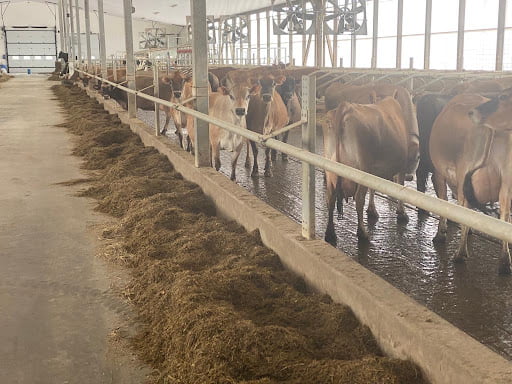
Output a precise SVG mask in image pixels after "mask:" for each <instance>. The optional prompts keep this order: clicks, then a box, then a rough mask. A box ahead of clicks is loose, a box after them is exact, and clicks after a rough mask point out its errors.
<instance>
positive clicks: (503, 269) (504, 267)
mask: <svg viewBox="0 0 512 384" xmlns="http://www.w3.org/2000/svg"><path fill="white" fill-rule="evenodd" d="M511 272H512V271H511V270H510V264H508V263H507V264H503V263H501V264H500V266H499V267H498V273H499V274H500V275H510V273H511Z"/></svg>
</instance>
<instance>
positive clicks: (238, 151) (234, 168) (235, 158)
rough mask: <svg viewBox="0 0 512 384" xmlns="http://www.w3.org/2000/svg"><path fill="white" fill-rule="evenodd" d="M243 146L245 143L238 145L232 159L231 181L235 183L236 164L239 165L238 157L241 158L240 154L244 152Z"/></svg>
mask: <svg viewBox="0 0 512 384" xmlns="http://www.w3.org/2000/svg"><path fill="white" fill-rule="evenodd" d="M243 145H244V142H243V141H242V142H241V143H240V144H238V145H237V147H236V148H235V151H234V152H233V155H232V157H231V180H233V181H235V177H236V176H235V172H236V164H237V163H238V156H240V152H242V147H243Z"/></svg>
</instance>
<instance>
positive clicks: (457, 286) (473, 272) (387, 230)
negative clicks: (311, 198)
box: [139, 111, 512, 360]
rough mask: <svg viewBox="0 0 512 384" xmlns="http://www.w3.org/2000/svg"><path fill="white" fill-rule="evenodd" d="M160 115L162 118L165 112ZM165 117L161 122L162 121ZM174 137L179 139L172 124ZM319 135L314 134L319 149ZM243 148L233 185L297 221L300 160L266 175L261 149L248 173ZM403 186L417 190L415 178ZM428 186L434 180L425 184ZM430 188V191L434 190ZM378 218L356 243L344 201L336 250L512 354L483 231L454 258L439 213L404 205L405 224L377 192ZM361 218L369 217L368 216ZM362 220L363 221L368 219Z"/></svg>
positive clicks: (510, 300)
mask: <svg viewBox="0 0 512 384" xmlns="http://www.w3.org/2000/svg"><path fill="white" fill-rule="evenodd" d="M139 117H140V118H141V119H143V120H144V121H146V122H148V123H150V124H152V119H153V114H152V112H143V111H139ZM162 119H163V117H162ZM162 121H163V120H162ZM170 131H171V132H172V133H169V138H170V139H171V140H176V139H175V136H174V133H173V132H174V129H170ZM289 143H290V144H293V145H297V146H300V130H299V131H297V130H294V131H293V132H292V133H291V134H290V139H289ZM321 147H322V137H321V135H319V136H318V137H317V149H318V150H317V153H321ZM245 154H246V152H245V148H244V150H243V152H242V155H241V156H240V158H239V161H238V168H237V183H238V184H239V185H241V186H243V187H244V188H246V189H247V190H249V191H251V192H252V193H254V194H255V195H256V196H258V197H259V198H260V199H262V200H263V201H265V202H266V203H268V204H269V205H271V206H273V207H274V208H276V209H278V210H279V211H281V212H283V213H284V214H286V215H288V216H289V217H291V218H292V219H294V220H295V221H297V222H300V219H301V177H302V171H301V163H300V162H299V161H296V160H294V159H289V160H288V161H287V162H284V161H282V160H281V157H280V156H279V155H278V159H277V161H276V162H275V163H274V169H273V171H274V177H273V178H266V177H264V176H263V167H264V157H265V156H264V153H263V151H260V152H259V159H258V162H259V166H260V172H261V174H260V177H258V178H252V177H251V175H250V169H246V168H245V167H244V162H245ZM230 157H231V153H230V152H226V151H221V161H222V167H221V170H220V171H221V172H222V173H223V174H225V175H226V176H227V177H229V175H230V171H231V169H230ZM316 175H317V177H316V192H317V194H316V226H317V234H318V237H319V238H323V235H324V232H325V228H326V225H327V210H326V207H325V196H324V192H325V187H324V179H323V172H321V171H320V170H317V172H316ZM408 186H410V187H412V188H414V187H415V184H414V183H409V184H408ZM430 187H431V186H430ZM429 193H431V194H433V192H432V189H430V190H429ZM376 206H377V210H378V212H379V215H380V218H379V220H378V221H377V222H375V223H371V225H370V226H369V227H368V229H369V231H368V232H369V235H370V239H371V241H370V244H368V245H358V241H357V237H356V223H357V215H356V212H355V206H354V202H353V201H352V200H351V201H349V202H348V203H346V204H345V205H344V207H345V209H344V214H343V215H342V216H340V217H338V218H337V219H335V227H336V233H337V236H338V248H339V249H340V250H342V251H343V252H345V253H346V254H348V255H350V256H351V257H352V258H354V259H355V260H357V261H358V262H359V263H361V264H362V265H363V266H365V267H366V268H368V269H369V270H371V271H372V272H374V273H375V274H377V275H379V276H381V277H382V278H384V279H385V280H387V281H388V282H389V283H391V284H393V285H394V286H395V287H397V288H398V289H400V290H401V291H403V292H404V293H406V294H408V295H409V296H411V297H412V298H414V299H415V300H417V301H418V302H420V303H422V304H424V305H425V306H427V307H428V308H429V309H431V310H433V311H434V312H436V313H438V314H439V315H440V316H442V317H443V318H444V319H446V320H447V321H449V322H451V323H452V324H454V325H456V326H457V327H459V328H460V329H462V330H463V331H465V332H466V333H468V334H470V335H471V336H473V337H474V338H475V339H477V340H479V341H480V342H481V343H483V344H485V345H487V346H488V347H490V348H491V349H493V350H495V351H497V352H498V353H500V354H502V355H503V356H505V357H506V358H508V359H510V360H512V278H511V277H510V276H499V275H498V273H497V266H498V258H499V254H500V245H499V243H498V242H496V241H493V240H491V239H488V238H486V237H484V236H481V235H478V234H473V235H471V236H470V252H471V255H470V258H469V259H468V260H467V262H466V263H463V264H455V263H453V261H452V259H451V257H452V255H453V254H454V253H455V251H456V249H457V245H458V240H459V235H460V231H459V229H458V227H457V226H456V225H454V224H450V225H449V228H448V240H447V242H446V244H443V245H438V246H434V244H433V243H432V238H433V237H434V236H435V234H436V230H437V223H438V221H437V219H436V218H434V217H432V216H430V215H421V216H418V213H417V211H416V210H415V209H413V208H411V207H409V208H408V209H407V213H408V215H409V222H408V223H407V224H405V225H401V224H398V223H397V220H396V213H395V210H396V204H395V203H394V202H392V201H391V200H390V199H388V198H385V197H383V196H379V195H378V196H376ZM365 220H366V219H365ZM365 223H366V224H367V222H366V221H365Z"/></svg>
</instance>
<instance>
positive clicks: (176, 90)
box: [160, 70, 192, 146]
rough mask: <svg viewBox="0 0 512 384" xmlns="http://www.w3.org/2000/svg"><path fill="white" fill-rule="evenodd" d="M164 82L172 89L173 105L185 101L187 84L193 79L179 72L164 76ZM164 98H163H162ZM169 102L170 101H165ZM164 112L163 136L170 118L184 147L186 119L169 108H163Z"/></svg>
mask: <svg viewBox="0 0 512 384" xmlns="http://www.w3.org/2000/svg"><path fill="white" fill-rule="evenodd" d="M162 80H163V82H164V83H165V84H166V85H168V86H169V87H170V91H171V92H170V101H171V103H176V104H181V102H182V101H183V100H184V99H183V98H182V92H183V88H184V86H185V83H187V82H189V83H191V82H192V78H191V77H190V76H184V75H183V74H182V73H181V72H180V71H179V70H176V71H173V72H171V73H170V74H169V75H168V76H164V77H163V78H162ZM160 98H163V97H160ZM165 100H169V99H165ZM163 110H164V111H165V114H166V119H165V125H164V127H163V129H162V132H161V133H162V134H165V133H166V132H167V126H168V124H169V116H170V117H171V118H172V120H173V122H174V127H175V128H176V132H175V133H176V135H177V136H178V140H179V143H180V146H183V127H184V123H185V124H186V117H185V116H182V114H181V112H180V111H178V110H176V109H174V108H169V107H165V106H164V107H163Z"/></svg>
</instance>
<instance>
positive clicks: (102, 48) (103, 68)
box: [98, 0, 107, 79]
mask: <svg viewBox="0 0 512 384" xmlns="http://www.w3.org/2000/svg"><path fill="white" fill-rule="evenodd" d="M98 24H99V32H100V61H101V77H102V78H104V79H106V78H107V46H106V42H105V40H106V39H105V13H104V12H103V0H98Z"/></svg>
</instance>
